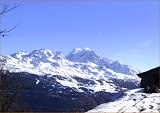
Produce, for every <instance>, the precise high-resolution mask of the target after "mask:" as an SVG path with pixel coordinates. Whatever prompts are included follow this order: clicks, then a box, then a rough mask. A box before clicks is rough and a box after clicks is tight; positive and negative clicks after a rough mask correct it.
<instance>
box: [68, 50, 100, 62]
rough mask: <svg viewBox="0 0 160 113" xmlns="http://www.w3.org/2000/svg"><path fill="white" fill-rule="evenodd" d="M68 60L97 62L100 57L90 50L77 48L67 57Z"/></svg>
mask: <svg viewBox="0 0 160 113" xmlns="http://www.w3.org/2000/svg"><path fill="white" fill-rule="evenodd" d="M67 58H68V59H69V60H71V61H74V62H96V61H97V60H98V59H99V56H97V55H96V54H95V53H94V52H93V51H92V50H91V49H89V48H75V49H74V50H72V51H71V52H70V53H69V54H68V55H67Z"/></svg>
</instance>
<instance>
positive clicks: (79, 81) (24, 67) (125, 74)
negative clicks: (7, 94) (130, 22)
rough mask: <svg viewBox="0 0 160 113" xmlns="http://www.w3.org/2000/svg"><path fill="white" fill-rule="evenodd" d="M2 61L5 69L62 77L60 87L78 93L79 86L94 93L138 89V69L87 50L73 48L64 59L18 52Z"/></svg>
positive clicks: (52, 54) (46, 52)
mask: <svg viewBox="0 0 160 113" xmlns="http://www.w3.org/2000/svg"><path fill="white" fill-rule="evenodd" d="M4 58H6V64H5V66H4V69H5V70H8V71H10V72H28V73H32V74H37V75H39V76H44V75H47V76H48V77H52V76H53V75H58V76H60V77H64V78H65V79H64V80H60V79H57V81H58V82H59V83H60V84H62V85H63V86H67V87H72V88H75V89H76V90H77V91H82V90H81V87H84V88H87V89H89V90H93V92H98V91H105V92H117V91H120V90H122V89H124V88H126V89H131V88H135V87H138V86H139V82H140V78H139V77H138V76H137V75H136V74H137V73H139V72H140V71H139V70H138V69H135V68H132V67H130V66H128V65H125V64H123V63H120V62H118V61H112V60H110V59H107V58H101V57H100V56H98V55H96V54H95V53H94V52H93V51H92V50H91V49H89V48H76V49H74V50H72V51H71V52H70V53H69V54H68V55H67V56H64V55H63V54H62V53H61V52H53V51H51V50H49V49H40V50H34V51H32V52H18V53H14V54H12V55H8V56H4ZM37 84H38V82H37Z"/></svg>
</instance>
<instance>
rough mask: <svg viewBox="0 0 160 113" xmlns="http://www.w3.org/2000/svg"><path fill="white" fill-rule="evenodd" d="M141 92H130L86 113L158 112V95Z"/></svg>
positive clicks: (159, 100) (159, 104)
mask: <svg viewBox="0 0 160 113" xmlns="http://www.w3.org/2000/svg"><path fill="white" fill-rule="evenodd" d="M141 90H142V89H134V90H130V91H128V92H126V93H125V94H126V95H124V97H123V98H120V99H118V100H115V101H114V102H109V103H106V104H101V105H99V106H97V107H96V108H94V109H92V110H90V111H88V112H160V94H159V93H152V94H146V93H143V92H142V91H141Z"/></svg>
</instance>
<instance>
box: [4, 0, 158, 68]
mask: <svg viewBox="0 0 160 113" xmlns="http://www.w3.org/2000/svg"><path fill="white" fill-rule="evenodd" d="M29 1H30V2H27V0H17V3H20V4H21V5H20V7H18V8H17V9H15V10H13V11H11V12H9V13H7V14H6V15H5V16H3V18H2V19H1V20H2V27H3V28H11V27H12V26H14V25H15V24H17V23H18V24H19V26H18V27H17V28H16V29H15V30H14V31H12V32H10V33H9V36H8V37H6V38H3V39H2V45H1V46H2V48H1V51H2V54H3V55H7V54H11V53H15V52H18V51H32V50H35V49H41V48H48V49H51V50H53V51H61V52H62V53H63V54H64V55H67V54H68V53H69V52H70V51H71V50H72V49H74V48H76V47H89V48H90V49H92V50H93V51H94V52H95V53H96V54H98V55H99V56H102V57H106V58H109V59H112V60H119V61H121V62H123V63H125V64H128V65H131V66H133V67H136V68H139V69H140V70H142V71H145V70H148V69H151V68H154V67H156V66H158V65H159V36H160V34H159V32H160V28H159V25H160V23H159V20H160V15H159V13H160V11H159V10H160V2H159V0H75V1H73V0H68V1H67V0H61V1H58V0H53V1H52V0H48V1H46V0H43V2H42V0H41V1H37V0H29ZM31 1H32V2H31ZM14 2H16V0H13V1H12V2H11V0H6V3H10V5H11V6H12V5H13V3H14Z"/></svg>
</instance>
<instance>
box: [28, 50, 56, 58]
mask: <svg viewBox="0 0 160 113" xmlns="http://www.w3.org/2000/svg"><path fill="white" fill-rule="evenodd" d="M30 55H31V56H33V57H40V58H43V57H51V56H53V55H54V53H53V52H52V51H51V50H49V49H40V50H33V51H32V52H31V53H30Z"/></svg>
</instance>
